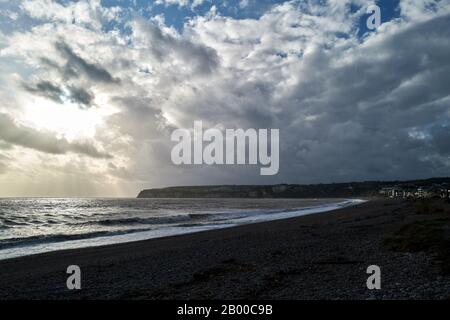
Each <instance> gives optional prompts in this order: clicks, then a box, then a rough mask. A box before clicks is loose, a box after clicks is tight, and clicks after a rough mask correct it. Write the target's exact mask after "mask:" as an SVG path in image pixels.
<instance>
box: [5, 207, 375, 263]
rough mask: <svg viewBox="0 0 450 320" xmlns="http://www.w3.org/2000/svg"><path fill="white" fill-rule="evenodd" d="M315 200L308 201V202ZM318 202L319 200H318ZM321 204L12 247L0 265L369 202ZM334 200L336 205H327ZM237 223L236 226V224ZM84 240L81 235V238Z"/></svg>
mask: <svg viewBox="0 0 450 320" xmlns="http://www.w3.org/2000/svg"><path fill="white" fill-rule="evenodd" d="M308 200H312V199H305V201H308ZM315 200H317V199H315ZM325 200H327V202H323V203H321V204H316V205H311V206H305V207H299V208H296V209H290V210H288V211H285V210H283V209H280V211H279V212H274V213H268V214H267V213H266V214H261V215H259V216H253V217H248V218H239V219H236V220H233V219H230V220H229V224H214V223H211V224H205V225H203V226H187V227H184V226H178V225H177V226H167V227H166V228H160V229H149V230H139V231H127V230H123V231H120V230H119V231H116V233H118V234H114V235H104V236H97V237H95V236H94V237H85V238H84V237H81V238H80V239H75V240H66V241H59V242H58V241H55V242H45V241H41V242H37V243H33V244H31V245H25V246H17V247H11V248H7V249H2V250H0V261H3V260H8V259H14V258H20V257H26V256H31V255H37V254H43V253H47V252H58V251H65V250H72V249H83V248H91V247H101V246H109V245H116V244H120V243H130V242H138V241H146V240H150V239H157V238H165V237H170V236H177V235H185V234H192V233H197V232H205V231H211V230H217V229H226V228H234V227H237V226H240V225H246V224H255V223H261V222H267V221H274V220H280V219H289V218H293V217H300V216H305V215H311V214H324V213H326V212H330V211H333V210H339V209H341V208H345V207H349V206H354V205H357V204H360V203H364V202H366V201H367V200H363V199H323V201H325ZM331 200H334V202H328V201H331ZM233 222H234V223H233ZM80 236H82V235H80Z"/></svg>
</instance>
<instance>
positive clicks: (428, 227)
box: [383, 199, 450, 275]
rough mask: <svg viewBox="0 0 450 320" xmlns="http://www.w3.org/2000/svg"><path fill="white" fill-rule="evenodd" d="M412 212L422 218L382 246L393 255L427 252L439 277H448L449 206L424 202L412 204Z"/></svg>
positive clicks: (449, 242) (449, 256) (449, 259)
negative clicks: (393, 252) (440, 274)
mask: <svg viewBox="0 0 450 320" xmlns="http://www.w3.org/2000/svg"><path fill="white" fill-rule="evenodd" d="M415 210H416V212H415V214H417V215H421V216H423V219H421V220H419V221H416V222H413V223H409V224H407V225H405V226H403V227H401V228H400V229H399V230H398V231H397V232H395V233H394V234H393V235H391V236H389V237H388V238H386V239H385V240H384V243H383V244H384V245H385V246H386V247H387V248H388V249H390V250H393V251H396V252H426V253H430V254H431V255H432V256H434V257H435V261H436V262H437V264H438V266H439V268H440V270H441V272H442V274H443V275H450V205H449V204H448V202H445V201H443V200H430V199H425V200H421V201H418V202H416V203H415Z"/></svg>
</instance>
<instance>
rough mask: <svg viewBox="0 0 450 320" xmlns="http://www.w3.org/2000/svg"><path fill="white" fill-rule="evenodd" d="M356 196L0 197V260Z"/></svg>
mask: <svg viewBox="0 0 450 320" xmlns="http://www.w3.org/2000/svg"><path fill="white" fill-rule="evenodd" d="M363 201H364V200H360V199H122V198H121V199H109V198H86V199H84V198H83V199H81V198H80V199H79V198H77V199H74V198H58V199H54V198H51V199H50V198H3V199H0V259H10V258H15V257H21V256H26V255H32V254H38V253H43V252H49V251H58V250H65V249H74V248H82V247H92V246H102V245H110V244H115V243H122V242H132V241H139V240H145V239H152V238H159V237H166V236H173V235H180V234H187V233H193V232H200V231H207V230H212V229H220V228H229V227H233V226H238V225H243V224H250V223H258V222H263V221H271V220H277V219H285V218H291V217H297V216H303V215H308V214H320V213H324V212H328V211H331V210H336V209H339V208H342V207H347V206H352V205H355V204H358V203H361V202H363Z"/></svg>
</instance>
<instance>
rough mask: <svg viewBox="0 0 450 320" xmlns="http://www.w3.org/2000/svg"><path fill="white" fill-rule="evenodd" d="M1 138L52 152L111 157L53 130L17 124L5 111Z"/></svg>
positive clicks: (0, 125) (0, 117)
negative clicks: (40, 129) (58, 135)
mask: <svg viewBox="0 0 450 320" xmlns="http://www.w3.org/2000/svg"><path fill="white" fill-rule="evenodd" d="M0 140H3V141H4V142H7V143H10V144H13V145H18V146H22V147H26V148H30V149H34V150H38V151H41V152H45V153H51V154H65V153H68V152H73V153H78V154H83V155H86V156H89V157H92V158H111V156H110V155H109V154H106V153H103V152H100V151H98V150H97V149H96V148H95V147H94V146H93V145H91V144H89V143H81V142H69V141H67V140H66V139H65V138H57V137H55V136H54V134H52V133H51V132H46V131H39V130H36V129H33V128H30V127H26V126H23V125H19V124H16V123H15V122H14V120H13V119H12V118H11V117H10V116H9V115H7V114H4V113H0Z"/></svg>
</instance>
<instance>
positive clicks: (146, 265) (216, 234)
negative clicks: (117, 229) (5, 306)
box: [0, 199, 450, 299]
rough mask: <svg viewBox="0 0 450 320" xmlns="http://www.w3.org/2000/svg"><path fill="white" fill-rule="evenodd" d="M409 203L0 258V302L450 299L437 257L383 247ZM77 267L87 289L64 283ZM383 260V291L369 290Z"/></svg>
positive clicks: (405, 217) (449, 282)
mask: <svg viewBox="0 0 450 320" xmlns="http://www.w3.org/2000/svg"><path fill="white" fill-rule="evenodd" d="M419 218H422V217H421V216H420V215H417V214H411V204H410V203H408V202H405V201H402V200H391V199H374V200H372V201H369V202H366V203H363V204H358V205H356V206H352V207H346V208H343V209H338V210H334V211H330V212H327V213H323V214H317V215H316V214H313V215H307V216H301V217H295V218H289V219H282V220H275V221H269V222H261V223H256V224H247V225H241V226H236V227H232V228H226V229H217V230H211V231H204V232H198V233H192V234H185V235H178V236H172V237H165V238H156V239H149V240H144V241H138V242H130V243H120V244H115V245H108V246H101V247H91V248H82V249H71V250H64V251H57V252H48V253H43V254H38V255H32V256H25V257H19V258H13V259H8V260H1V261H0V278H1V279H2V286H0V299H372V298H376V299H390V298H393V299H403V298H411V297H418V298H423V299H431V298H433V299H436V298H437V299H446V298H449V296H448V292H449V291H448V289H449V288H450V278H449V277H448V276H442V275H440V274H439V273H438V271H437V270H436V268H435V266H434V264H433V261H432V259H431V258H430V256H428V255H426V254H423V253H416V254H404V253H397V252H391V251H389V250H386V249H385V248H383V247H382V246H380V243H381V242H382V240H383V239H384V237H385V236H386V235H389V234H391V233H392V232H395V231H396V230H398V228H400V227H401V226H402V225H404V224H405V223H407V222H409V221H414V220H416V219H419ZM73 264H75V265H79V266H80V268H81V270H82V289H81V290H76V291H69V290H67V288H66V279H67V274H66V268H67V267H68V266H69V265H73ZM372 264H377V265H380V267H381V268H382V272H383V282H382V283H383V289H382V290H380V291H370V290H368V289H367V288H366V287H365V281H366V279H367V274H366V268H367V266H369V265H372Z"/></svg>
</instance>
